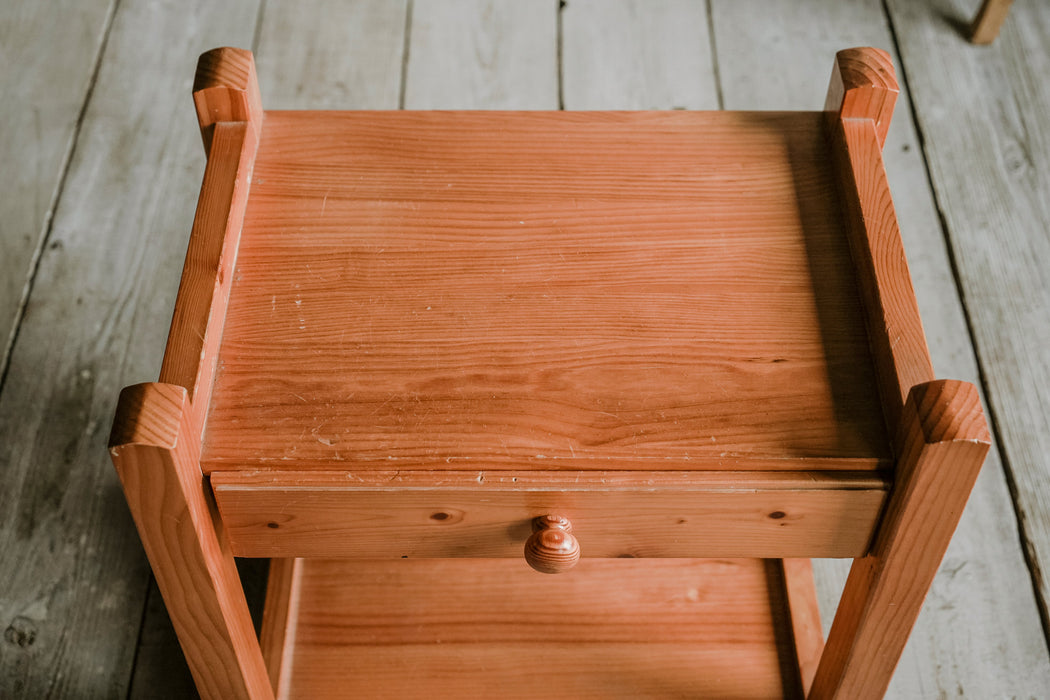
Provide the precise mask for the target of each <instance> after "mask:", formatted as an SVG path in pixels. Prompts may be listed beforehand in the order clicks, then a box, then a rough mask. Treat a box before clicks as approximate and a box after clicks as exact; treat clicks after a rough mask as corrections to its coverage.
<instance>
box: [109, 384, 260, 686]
mask: <svg viewBox="0 0 1050 700" xmlns="http://www.w3.org/2000/svg"><path fill="white" fill-rule="evenodd" d="M189 407H190V403H189V401H188V399H187V392H186V390H185V389H184V388H182V387H179V386H173V385H171V384H138V385H135V386H131V387H128V388H127V389H125V390H124V391H123V392H121V395H120V403H119V407H118V411H117V421H116V423H115V425H114V427H113V433H112V435H111V437H110V453H111V455H112V458H113V464H114V466H116V468H117V474H118V475H119V476H120V481H121V484H122V485H123V487H124V493H125V495H126V497H127V500H128V506H129V507H130V509H131V515H132V517H133V518H134V519H135V525H136V527H137V528H138V531H139V536H140V537H141V538H142V544H143V546H144V547H145V549H146V556H147V557H148V558H149V561H150V565H151V566H152V567H153V573H154V575H155V576H156V578H157V585H158V586H159V587H160V592H161V594H162V595H163V596H164V603H165V605H166V606H167V608H168V613H169V614H170V616H171V621H172V624H173V625H174V627H175V632H176V633H177V634H178V637H179V642H180V644H181V645H182V650H183V653H185V655H186V661H187V662H188V663H189V667H190V671H191V672H192V673H193V679H194V681H196V684H197V689H198V690H199V691H200V694H201V696H202V697H204V698H214V699H215V700H272V699H273V691H272V689H271V687H270V679H269V677H268V675H267V673H266V668H265V666H264V665H263V658H262V653H261V651H260V647H259V642H258V640H257V639H256V637H255V630H254V628H253V626H252V620H251V616H250V615H249V613H248V604H247V602H246V601H245V598H244V590H243V589H242V588H241V583H240V579H239V578H238V576H237V568H236V565H235V564H234V561H233V555H232V554H231V553H230V551H229V547H227V546H226V543H225V540H224V538H223V536H222V532H221V530H219V529H217V528H216V526H215V522H216V519H215V517H214V513H213V509H212V505H211V503H210V501H209V498H208V494H207V490H206V486H205V483H204V475H203V474H202V473H201V470H200V464H199V461H198V460H199V453H200V437H199V433H195V432H194V422H193V420H192V417H191V415H190V411H189Z"/></svg>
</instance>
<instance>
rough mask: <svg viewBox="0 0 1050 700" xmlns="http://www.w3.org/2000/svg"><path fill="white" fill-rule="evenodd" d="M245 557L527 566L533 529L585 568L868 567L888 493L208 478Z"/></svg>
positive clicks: (502, 478)
mask: <svg viewBox="0 0 1050 700" xmlns="http://www.w3.org/2000/svg"><path fill="white" fill-rule="evenodd" d="M211 485H212V489H213V492H214V494H215V499H216V502H217V503H218V507H219V511H220V512H221V514H222V521H223V525H224V527H225V530H226V534H227V536H228V537H229V540H230V542H231V544H232V547H233V553H234V554H235V555H236V556H243V557H279V558H284V557H339V558H362V559H384V558H410V559H411V558H434V557H497V558H498V557H519V556H521V555H522V547H523V546H524V543H525V541H526V539H528V537H529V534H530V532H531V527H532V526H531V521H532V520H533V519H534V518H536V517H539V516H543V515H558V516H562V517H564V518H567V519H568V520H569V521H570V522H571V524H572V530H573V534H574V535H575V536H576V538H577V539H578V540H579V542H580V548H581V551H582V555H583V556H584V557H728V556H734V557H761V558H783V557H858V556H863V555H864V554H865V553H866V551H867V548H868V546H869V542H870V540H871V536H872V532H873V529H874V526H875V523H876V522H877V519H878V516H879V514H880V512H881V509H882V506H883V502H884V501H885V498H886V493H887V489H888V486H887V483H886V481H885V480H883V479H882V478H881V477H879V476H877V475H873V474H872V473H870V472H867V473H863V474H858V473H849V472H845V473H844V472H781V473H768V472H757V473H756V472H740V473H727V472H623V471H618V472H550V471H548V472H517V473H510V472H505V471H497V472H477V471H473V472H442V473H432V472H431V473H428V472H422V471H420V472H393V471H391V472H369V473H367V474H357V473H350V472H316V471H302V472H289V471H227V472H215V473H213V474H212V475H211Z"/></svg>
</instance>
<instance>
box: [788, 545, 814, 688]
mask: <svg viewBox="0 0 1050 700" xmlns="http://www.w3.org/2000/svg"><path fill="white" fill-rule="evenodd" d="M780 565H781V568H782V569H783V575H784V593H785V598H786V600H787V609H788V613H789V615H790V618H791V633H792V634H791V637H792V639H793V640H794V646H795V657H796V661H797V663H798V671H799V681H800V683H801V684H802V690H803V691H804V694H808V693H809V690H810V687H811V686H812V685H813V677H814V676H815V675H816V673H817V666H818V664H819V663H820V657H821V655H822V654H823V653H824V634H823V632H822V631H821V625H820V608H819V607H818V605H817V589H816V584H815V583H814V580H813V565H812V563H811V562H810V560H809V559H783V560H781V562H780Z"/></svg>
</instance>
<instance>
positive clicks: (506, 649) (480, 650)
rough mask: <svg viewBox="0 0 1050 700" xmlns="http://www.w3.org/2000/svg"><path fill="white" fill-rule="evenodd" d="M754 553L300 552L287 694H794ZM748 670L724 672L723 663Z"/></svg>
mask: <svg viewBox="0 0 1050 700" xmlns="http://www.w3.org/2000/svg"><path fill="white" fill-rule="evenodd" d="M768 571H769V568H768V567H767V565H766V564H765V562H763V561H761V560H744V559H736V560H707V561H703V560H701V561H681V560H665V561H639V560H615V561H592V560H584V561H581V562H580V564H579V566H578V567H577V568H576V569H574V570H573V571H572V572H570V573H568V574H565V575H563V576H543V575H541V574H538V573H536V572H534V571H531V570H530V569H529V568H528V566H527V565H526V564H525V562H523V561H521V560H520V559H519V560H517V561H510V560H504V561H477V560H434V561H425V562H424V561H398V562H385V563H382V562H369V563H367V565H363V564H360V563H355V562H346V561H338V560H332V561H324V560H306V561H305V562H304V574H303V584H302V597H301V600H302V604H301V608H300V611H299V625H298V628H297V632H296V642H295V648H296V653H295V664H294V671H293V673H292V683H291V692H290V693H289V696H288V697H289V698H311V699H315V698H316V699H321V698H327V697H336V696H338V697H346V696H347V695H351V696H353V695H356V696H360V697H414V696H417V695H418V694H419V691H420V688H426V694H427V696H428V697H431V698H492V697H500V698H535V697H572V698H618V697H623V698H640V697H653V698H655V697H718V698H766V697H771V698H772V697H775V698H781V697H785V696H786V697H797V696H798V694H797V692H796V691H795V688H794V685H793V684H794V683H795V679H794V678H793V677H790V676H788V675H787V674H785V673H784V671H783V670H782V669H783V668H784V664H783V662H784V660H785V659H787V660H788V662H789V663H791V662H793V660H792V659H791V655H792V652H791V649H790V645H787V646H785V645H784V644H783V642H782V640H783V632H784V631H785V629H786V628H785V625H787V624H788V623H787V621H786V620H783V619H780V618H778V617H776V614H775V609H774V608H773V607H772V603H771V590H770V585H771V582H770V577H769V573H768ZM730 668H732V669H744V668H746V669H747V672H746V673H731V672H728V669H730Z"/></svg>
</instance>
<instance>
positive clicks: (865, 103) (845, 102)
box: [824, 48, 900, 149]
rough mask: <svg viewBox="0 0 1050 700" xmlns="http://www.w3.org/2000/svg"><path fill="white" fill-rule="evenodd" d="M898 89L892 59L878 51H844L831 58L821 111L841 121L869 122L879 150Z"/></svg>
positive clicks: (883, 141)
mask: <svg viewBox="0 0 1050 700" xmlns="http://www.w3.org/2000/svg"><path fill="white" fill-rule="evenodd" d="M898 94H900V88H899V87H898V85H897V76H896V73H895V72H894V70H893V59H891V58H890V55H889V54H888V53H886V52H885V51H883V50H882V49H873V48H856V49H845V50H843V51H839V52H838V53H837V54H835V65H834V67H833V68H832V71H831V83H830V85H829V86H828V96H827V100H826V101H825V103H824V109H825V110H827V111H829V112H834V113H836V114H838V116H839V117H840V118H841V119H870V120H871V121H872V122H873V123H874V124H875V133H876V134H877V135H878V139H879V148H880V149H881V148H882V146H883V144H885V143H886V134H887V133H888V132H889V130H890V120H891V119H892V117H893V107H894V105H895V104H896V103H897V96H898Z"/></svg>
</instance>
